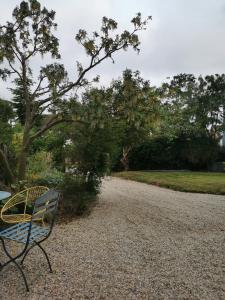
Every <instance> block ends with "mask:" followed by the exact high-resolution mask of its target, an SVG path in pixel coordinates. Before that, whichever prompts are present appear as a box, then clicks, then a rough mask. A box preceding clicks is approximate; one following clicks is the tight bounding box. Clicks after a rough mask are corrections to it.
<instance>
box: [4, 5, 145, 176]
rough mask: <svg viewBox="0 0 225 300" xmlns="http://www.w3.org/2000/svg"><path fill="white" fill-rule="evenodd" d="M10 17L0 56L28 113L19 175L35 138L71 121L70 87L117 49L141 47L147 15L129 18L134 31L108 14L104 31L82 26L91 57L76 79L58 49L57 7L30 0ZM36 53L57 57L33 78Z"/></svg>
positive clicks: (79, 84)
mask: <svg viewBox="0 0 225 300" xmlns="http://www.w3.org/2000/svg"><path fill="white" fill-rule="evenodd" d="M12 17H13V21H11V22H7V23H6V24H5V25H2V26H0V62H2V63H3V65H4V67H3V68H1V69H0V75H1V78H2V79H6V78H7V77H8V76H10V75H13V76H14V77H13V78H14V80H17V83H18V82H19V83H20V87H21V89H20V91H22V96H23V98H22V99H21V103H24V106H25V116H24V120H23V122H24V132H23V142H22V148H21V151H20V155H19V162H18V178H19V179H23V178H24V177H25V173H26V163H27V157H28V155H29V149H30V145H31V143H32V142H33V140H34V139H36V138H37V137H39V136H41V135H42V134H43V133H44V132H46V131H47V130H48V129H49V128H51V127H53V126H55V125H57V124H59V123H62V122H70V121H72V118H71V114H70V112H69V111H68V105H67V104H68V102H69V101H68V99H67V95H68V92H70V91H72V90H73V89H75V88H79V87H82V86H84V85H86V84H88V81H87V79H86V78H85V76H86V73H87V72H88V71H90V70H91V69H93V68H94V67H95V66H97V65H99V64H100V63H101V62H103V61H104V60H106V59H108V58H111V59H112V60H113V58H112V56H113V54H114V53H115V52H117V51H119V50H127V49H128V47H132V48H133V49H134V50H135V51H139V45H140V41H139V38H138V35H137V32H138V31H140V30H143V29H145V27H146V24H147V20H148V19H149V17H148V18H147V19H146V20H144V21H143V20H142V18H141V14H140V13H138V14H137V15H136V17H134V18H133V19H132V20H131V22H132V24H133V27H134V29H133V31H132V32H129V31H127V30H125V31H124V32H122V33H121V34H114V30H115V29H117V22H116V21H114V20H112V19H109V18H106V17H103V19H102V26H101V29H100V31H99V32H94V33H93V34H92V35H91V36H89V35H88V34H87V32H86V31H85V30H79V32H78V33H77V35H76V41H77V42H78V43H79V44H80V45H81V46H82V47H83V48H84V50H85V52H86V54H87V56H88V57H89V58H90V62H89V64H88V65H87V66H85V67H84V66H82V64H81V63H80V62H77V78H76V79H75V80H74V81H71V80H70V79H69V78H68V74H67V71H66V70H65V68H64V65H63V64H61V63H58V62H57V60H59V59H60V53H59V41H58V39H57V37H56V36H55V35H54V33H53V32H54V30H55V29H56V27H57V24H56V23H55V21H54V19H55V12H54V11H52V10H47V9H46V8H45V7H41V4H40V3H39V2H38V1H37V0H27V1H22V2H21V3H20V5H19V6H18V7H16V8H15V9H14V10H13V13H12ZM38 55H40V56H42V57H43V56H45V55H48V57H49V55H51V56H52V59H53V63H51V64H47V65H45V66H42V67H41V68H40V72H39V76H38V78H35V76H34V72H33V70H32V69H31V63H30V62H31V60H32V59H33V58H34V57H35V56H38ZM69 107H70V106H69ZM46 111H48V112H49V113H50V114H51V117H49V118H45V119H46V121H45V122H43V123H42V126H40V127H39V128H38V129H37V130H34V124H35V122H36V118H38V117H39V116H40V114H43V113H46ZM73 121H76V120H73Z"/></svg>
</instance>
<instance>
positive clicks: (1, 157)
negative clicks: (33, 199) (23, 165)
mask: <svg viewBox="0 0 225 300" xmlns="http://www.w3.org/2000/svg"><path fill="white" fill-rule="evenodd" d="M0 162H1V165H2V167H3V173H4V175H5V179H6V184H11V183H14V182H15V177H14V175H13V172H12V170H11V168H10V166H9V162H8V159H7V156H6V155H5V153H4V152H3V150H1V149H0Z"/></svg>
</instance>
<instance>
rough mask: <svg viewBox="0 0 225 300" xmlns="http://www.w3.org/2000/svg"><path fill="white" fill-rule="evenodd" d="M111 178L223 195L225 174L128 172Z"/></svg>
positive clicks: (116, 174) (224, 191) (115, 174)
mask: <svg viewBox="0 0 225 300" xmlns="http://www.w3.org/2000/svg"><path fill="white" fill-rule="evenodd" d="M113 176H116V177H121V178H124V179H130V180H135V181H140V182H144V183H149V184H154V185H157V186H162V187H166V188H169V189H173V190H177V191H184V192H195V193H208V194H220V195H225V173H210V172H179V171H176V172H169V171H168V172H151V171H129V172H118V173H114V174H113Z"/></svg>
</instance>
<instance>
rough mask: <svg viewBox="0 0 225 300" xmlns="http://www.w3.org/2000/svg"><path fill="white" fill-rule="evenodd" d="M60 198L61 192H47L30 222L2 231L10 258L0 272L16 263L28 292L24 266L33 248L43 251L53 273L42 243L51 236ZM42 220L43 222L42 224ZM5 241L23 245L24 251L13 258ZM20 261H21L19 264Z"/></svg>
mask: <svg viewBox="0 0 225 300" xmlns="http://www.w3.org/2000/svg"><path fill="white" fill-rule="evenodd" d="M59 198H60V193H59V192H57V191H55V190H49V191H47V192H46V193H45V194H43V195H42V196H40V197H39V198H37V199H36V201H35V203H34V208H33V213H32V215H31V220H30V221H29V222H25V223H24V222H23V223H17V224H15V225H13V226H10V227H9V228H7V229H5V230H3V231H0V240H1V242H2V246H3V249H4V251H5V254H6V255H7V257H8V258H9V260H8V261H6V262H5V263H4V264H0V271H2V270H3V268H4V267H5V266H7V265H8V264H10V263H14V264H15V265H16V267H17V268H18V270H19V271H20V273H21V275H22V277H23V280H24V283H25V286H26V289H27V291H29V288H28V283H27V279H26V276H25V273H24V271H23V269H22V265H23V262H24V260H25V258H26V256H27V254H28V253H29V251H30V250H31V249H32V248H33V247H35V246H38V247H39V248H40V249H41V250H42V252H43V253H44V255H45V257H46V260H47V263H48V266H49V269H50V272H51V273H52V267H51V264H50V260H49V258H48V255H47V253H46V251H45V250H44V248H43V247H42V246H41V243H42V242H44V241H45V240H46V239H47V238H48V237H49V236H50V234H51V231H52V228H53V225H54V221H55V216H56V211H57V206H58V201H59ZM40 220H42V221H43V222H40ZM45 222H46V223H45ZM5 240H12V241H15V242H18V243H21V244H23V245H24V247H23V250H22V251H21V252H20V253H19V254H18V255H16V256H15V257H13V256H12V255H11V254H10V252H9V250H8V249H7V247H6V244H5ZM18 260H20V261H19V262H18Z"/></svg>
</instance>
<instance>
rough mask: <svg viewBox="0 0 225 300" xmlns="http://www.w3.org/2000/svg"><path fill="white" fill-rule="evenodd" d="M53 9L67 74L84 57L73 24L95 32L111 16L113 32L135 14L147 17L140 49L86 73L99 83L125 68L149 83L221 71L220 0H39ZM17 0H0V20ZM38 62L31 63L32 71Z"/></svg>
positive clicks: (1, 89)
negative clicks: (114, 28)
mask: <svg viewBox="0 0 225 300" xmlns="http://www.w3.org/2000/svg"><path fill="white" fill-rule="evenodd" d="M40 2H41V4H43V5H45V6H46V7H47V8H48V9H53V10H55V11H56V22H57V23H58V30H57V36H58V37H59V39H60V52H61V54H62V62H63V63H64V64H65V66H66V68H67V70H68V71H69V74H70V76H71V77H72V78H74V76H75V62H76V60H79V61H81V62H83V63H84V64H85V62H86V63H87V57H86V55H85V53H84V52H83V50H82V48H80V46H79V45H78V44H77V43H76V42H75V39H74V37H75V34H76V33H77V31H78V29H79V28H83V29H85V30H87V31H88V32H92V31H95V30H98V29H99V28H100V25H101V18H102V16H107V17H112V18H114V19H116V21H118V23H119V30H122V29H131V28H132V26H131V23H130V20H131V18H132V17H133V16H134V15H135V14H136V13H137V12H141V13H142V15H143V16H148V15H151V16H152V18H153V19H152V21H151V22H150V23H149V26H148V29H147V30H146V31H145V32H142V33H140V40H141V52H140V54H139V55H137V54H136V53H134V52H133V51H131V50H130V51H127V52H125V53H123V52H120V53H118V54H116V55H115V56H114V59H115V64H112V63H111V61H107V62H103V64H101V65H100V66H98V67H97V68H95V69H94V70H93V71H92V74H91V75H96V74H99V75H100V78H101V84H102V85H107V84H109V83H110V81H111V80H112V79H113V78H118V77H119V76H120V75H121V73H122V71H123V70H124V69H126V68H130V69H132V70H137V69H138V70H140V71H141V75H142V77H144V78H145V79H149V80H150V81H151V82H152V84H156V85H157V84H160V83H161V82H162V81H165V80H166V78H167V77H168V76H172V75H176V74H178V73H194V74H196V75H199V74H203V75H204V74H214V73H224V72H225V0H64V1H62V0H40ZM19 3H20V1H17V0H10V1H6V0H0V12H1V14H0V24H4V23H5V21H6V20H11V12H12V10H13V8H14V7H15V6H16V5H17V4H19ZM40 63H41V62H40V60H34V61H33V63H32V66H33V67H34V69H35V71H36V72H37V71H38V68H39V66H40ZM9 86H10V84H9V82H7V83H5V82H4V83H2V82H0V97H3V98H8V99H9V98H10V93H9V91H8V90H7V88H8V87H9Z"/></svg>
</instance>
